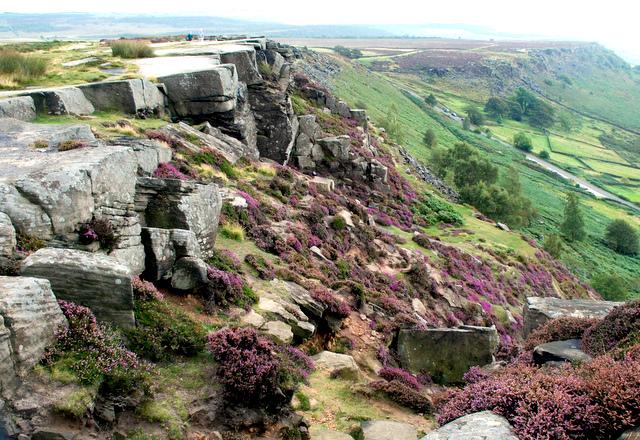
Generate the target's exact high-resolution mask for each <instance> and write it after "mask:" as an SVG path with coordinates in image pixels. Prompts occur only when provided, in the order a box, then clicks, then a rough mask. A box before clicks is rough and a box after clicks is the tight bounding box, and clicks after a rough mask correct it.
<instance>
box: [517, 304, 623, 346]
mask: <svg viewBox="0 0 640 440" xmlns="http://www.w3.org/2000/svg"><path fill="white" fill-rule="evenodd" d="M622 304H623V303H619V302H613V301H595V300H589V299H561V298H546V297H538V296H530V297H528V298H527V302H526V303H525V305H524V336H525V337H526V336H528V335H529V333H531V332H532V331H533V330H535V329H536V328H538V327H540V326H541V325H542V324H544V323H545V322H547V321H549V320H551V319H555V318H560V317H565V316H569V317H574V318H604V317H605V316H607V314H608V313H609V312H610V311H611V309H613V308H614V307H617V306H619V305H622Z"/></svg>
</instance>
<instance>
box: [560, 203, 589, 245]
mask: <svg viewBox="0 0 640 440" xmlns="http://www.w3.org/2000/svg"><path fill="white" fill-rule="evenodd" d="M560 230H561V231H562V235H564V237H565V238H566V239H567V240H568V241H581V240H583V239H584V237H585V232H584V220H583V219H582V211H581V210H580V200H579V199H578V196H577V195H575V194H574V193H568V194H567V201H566V203H565V205H564V220H563V222H562V225H560Z"/></svg>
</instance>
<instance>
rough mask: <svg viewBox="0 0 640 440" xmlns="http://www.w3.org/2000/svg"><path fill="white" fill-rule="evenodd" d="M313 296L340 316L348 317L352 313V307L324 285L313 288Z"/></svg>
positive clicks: (332, 312) (331, 311)
mask: <svg viewBox="0 0 640 440" xmlns="http://www.w3.org/2000/svg"><path fill="white" fill-rule="evenodd" d="M311 296H312V297H313V298H314V299H315V300H318V301H320V302H321V303H322V304H324V305H325V306H326V307H327V310H328V311H329V312H330V313H331V314H333V315H336V316H338V317H340V318H346V317H347V316H349V314H350V313H351V307H350V306H349V304H347V303H346V302H344V301H340V300H338V299H337V298H336V297H335V296H334V295H333V294H332V293H331V292H330V291H328V290H327V289H324V288H322V287H316V288H314V289H312V290H311Z"/></svg>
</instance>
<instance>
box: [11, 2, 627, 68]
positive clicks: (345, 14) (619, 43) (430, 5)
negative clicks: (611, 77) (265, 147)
mask: <svg viewBox="0 0 640 440" xmlns="http://www.w3.org/2000/svg"><path fill="white" fill-rule="evenodd" d="M0 11H4V12H120V13H147V14H181V15H211V16H220V17H234V18H242V19H249V20H260V21H275V22H279V23H286V24H298V25H301V24H380V23H384V24H401V23H411V24H421V23H463V24H472V25H481V26H487V27H489V28H491V29H493V30H495V31H498V32H508V33H518V34H529V35H530V34H535V35H539V36H541V37H548V38H550V39H551V38H556V39H577V40H588V41H598V42H600V43H602V44H604V45H606V46H607V47H610V48H612V49H614V50H616V51H617V52H618V53H620V54H621V55H624V56H626V57H627V58H633V59H635V60H639V61H640V44H639V43H640V26H639V25H638V20H639V13H640V4H638V2H636V1H634V0H606V1H604V0H598V1H594V0H530V1H526V2H523V1H518V0H510V1H509V0H484V1H478V0H449V1H442V0H438V1H433V0H411V1H410V0H392V1H388V0H387V1H385V2H374V1H372V0H367V1H356V0H351V1H345V0H189V1H171V0H109V1H96V0H53V1H52V0H19V1H17V0H1V4H0Z"/></svg>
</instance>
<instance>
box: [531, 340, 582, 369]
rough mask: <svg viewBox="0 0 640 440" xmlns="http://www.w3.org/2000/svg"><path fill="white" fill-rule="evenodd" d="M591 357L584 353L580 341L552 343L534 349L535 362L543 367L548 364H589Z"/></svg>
mask: <svg viewBox="0 0 640 440" xmlns="http://www.w3.org/2000/svg"><path fill="white" fill-rule="evenodd" d="M590 360H591V356H589V355H588V354H587V353H585V352H584V351H582V341H581V340H580V339H568V340H566V341H552V342H547V343H546V344H541V345H538V346H537V347H535V348H534V349H533V361H534V362H535V363H536V364H538V365H542V364H545V363H547V362H571V363H574V362H588V361H590Z"/></svg>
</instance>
